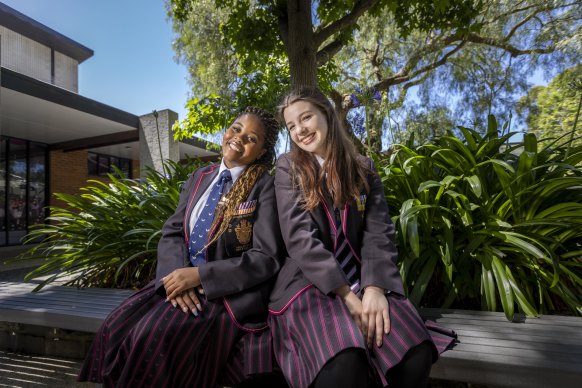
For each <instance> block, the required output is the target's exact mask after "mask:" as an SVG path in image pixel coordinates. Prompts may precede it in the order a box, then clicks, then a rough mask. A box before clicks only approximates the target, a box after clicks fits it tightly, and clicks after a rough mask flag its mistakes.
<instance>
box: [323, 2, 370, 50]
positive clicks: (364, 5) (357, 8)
mask: <svg viewBox="0 0 582 388" xmlns="http://www.w3.org/2000/svg"><path fill="white" fill-rule="evenodd" d="M378 1H379V0H359V1H358V2H356V4H354V8H352V11H351V12H350V13H348V14H347V15H345V16H343V17H342V18H340V19H338V20H336V21H335V22H333V23H331V24H328V25H327V26H326V27H324V28H323V29H321V30H319V31H316V32H315V33H314V34H313V41H314V44H315V47H319V46H320V45H321V44H322V43H323V42H325V41H326V40H327V39H328V38H329V37H331V36H332V35H333V34H335V33H336V32H339V31H341V30H343V29H344V28H346V27H349V26H352V25H354V24H356V22H357V21H358V18H359V17H360V16H362V15H363V14H364V13H365V12H366V11H367V10H369V9H370V8H372V7H373V6H374V5H376V4H377V3H378Z"/></svg>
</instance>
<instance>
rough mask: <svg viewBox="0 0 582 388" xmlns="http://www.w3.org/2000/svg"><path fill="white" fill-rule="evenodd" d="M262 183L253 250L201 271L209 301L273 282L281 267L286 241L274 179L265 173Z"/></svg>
mask: <svg viewBox="0 0 582 388" xmlns="http://www.w3.org/2000/svg"><path fill="white" fill-rule="evenodd" d="M259 182H260V184H259V186H258V187H257V188H258V190H260V191H259V193H258V198H257V210H256V211H257V214H256V218H255V220H254V223H253V237H252V238H253V245H252V248H250V249H248V250H247V251H245V252H243V253H242V255H241V256H238V257H230V258H226V259H220V260H214V261H210V262H208V263H206V264H204V265H201V266H200V268H199V270H200V279H201V281H202V287H203V288H204V294H205V295H206V297H207V298H208V299H214V298H218V297H222V296H226V295H231V294H235V293H238V292H241V291H244V290H246V289H248V288H250V287H253V286H255V285H257V284H260V283H262V282H264V281H266V280H268V279H270V278H271V277H273V276H274V275H275V274H277V272H278V271H279V269H280V268H281V265H282V264H281V263H282V260H283V259H284V255H283V252H281V249H280V248H281V247H282V246H283V242H282V238H281V234H280V231H279V222H278V220H277V203H276V200H275V190H274V187H273V177H271V176H269V175H268V174H267V173H265V174H264V175H263V176H262V178H261V179H260V181H259Z"/></svg>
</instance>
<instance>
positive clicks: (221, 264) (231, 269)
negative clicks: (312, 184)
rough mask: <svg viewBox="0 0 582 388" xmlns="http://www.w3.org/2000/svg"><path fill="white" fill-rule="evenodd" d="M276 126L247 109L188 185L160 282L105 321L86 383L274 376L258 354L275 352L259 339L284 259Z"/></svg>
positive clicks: (170, 383) (192, 383) (163, 247)
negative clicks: (213, 159)
mask: <svg viewBox="0 0 582 388" xmlns="http://www.w3.org/2000/svg"><path fill="white" fill-rule="evenodd" d="M278 129H279V125H278V123H277V121H276V120H275V119H274V117H273V116H272V115H271V114H269V113H268V112H266V111H264V110H262V109H259V108H255V107H248V108H246V109H245V110H243V111H242V112H241V113H240V114H239V115H238V117H237V118H236V119H235V120H234V122H233V123H232V124H231V126H230V127H229V128H228V129H227V130H226V132H225V134H224V136H223V140H222V154H223V155H222V161H221V162H220V163H218V164H213V165H209V166H206V167H202V168H199V169H198V170H196V171H194V173H193V174H192V175H191V176H190V178H189V179H188V180H187V181H186V182H185V183H184V185H183V187H182V192H181V194H180V199H179V202H178V206H177V208H176V211H175V213H174V214H173V215H172V216H171V217H170V218H169V219H168V220H167V221H166V223H165V224H164V227H163V229H162V236H161V238H160V242H159V244H158V262H157V269H156V279H155V280H154V281H152V282H151V283H150V284H149V285H148V286H146V287H145V288H143V289H142V290H140V291H138V292H137V293H136V294H134V295H133V296H131V297H130V298H128V299H127V300H126V301H125V302H123V303H122V304H121V305H120V306H119V307H118V308H116V309H115V310H114V311H113V312H112V313H111V314H110V315H109V316H108V317H107V319H106V320H105V322H104V324H103V325H102V327H101V328H100V330H99V331H98V332H97V335H96V337H95V340H94V342H93V344H92V347H91V350H90V352H89V355H88V357H87V359H86V360H85V364H84V365H83V368H82V370H81V373H80V375H79V380H80V381H93V382H102V383H103V384H104V386H115V387H132V388H133V387H146V386H147V387H186V386H189V387H200V388H204V387H214V386H216V384H222V385H229V386H232V385H236V384H239V383H241V382H243V381H244V380H245V379H246V378H247V377H248V376H250V375H253V374H259V373H262V372H264V371H269V370H270V365H262V364H263V363H262V362H261V363H258V362H253V357H254V354H255V352H254V349H259V348H261V349H262V348H264V347H265V346H268V344H261V343H260V339H261V338H267V337H268V336H265V335H261V333H262V332H263V331H264V330H265V329H266V328H267V325H266V323H265V322H266V318H267V312H268V310H267V304H268V298H269V293H270V290H271V286H272V280H273V279H274V275H275V274H276V273H277V272H278V271H279V268H280V267H281V258H282V257H284V255H282V254H281V253H280V247H281V246H282V239H281V237H280V230H279V225H278V219H277V209H276V202H275V192H274V187H273V178H272V177H271V176H269V174H268V170H269V169H270V168H271V167H272V164H273V161H274V158H275V142H276V140H277V135H278ZM257 339H259V341H258V343H257V341H256V340H257Z"/></svg>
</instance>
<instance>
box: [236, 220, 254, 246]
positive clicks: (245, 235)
mask: <svg viewBox="0 0 582 388" xmlns="http://www.w3.org/2000/svg"><path fill="white" fill-rule="evenodd" d="M234 231H235V232H236V238H237V239H238V242H239V243H241V244H242V245H247V244H248V243H250V242H251V236H252V235H253V224H251V223H250V222H248V221H247V220H242V221H241V222H239V223H238V225H237V226H236V227H235V228H234Z"/></svg>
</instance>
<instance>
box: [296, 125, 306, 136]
mask: <svg viewBox="0 0 582 388" xmlns="http://www.w3.org/2000/svg"><path fill="white" fill-rule="evenodd" d="M296 131H297V133H298V134H303V133H305V132H306V131H307V128H306V127H305V126H303V125H298V126H297V130H296Z"/></svg>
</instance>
